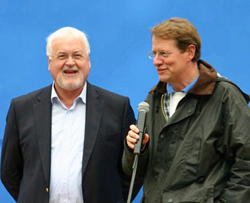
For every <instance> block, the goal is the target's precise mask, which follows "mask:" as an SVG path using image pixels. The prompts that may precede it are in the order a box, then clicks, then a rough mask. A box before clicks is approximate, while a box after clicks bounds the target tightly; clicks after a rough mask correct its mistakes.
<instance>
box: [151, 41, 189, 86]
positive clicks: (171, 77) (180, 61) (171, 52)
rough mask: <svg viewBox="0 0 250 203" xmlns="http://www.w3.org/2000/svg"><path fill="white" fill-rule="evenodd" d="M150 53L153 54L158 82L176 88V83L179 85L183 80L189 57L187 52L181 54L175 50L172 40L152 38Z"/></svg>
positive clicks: (174, 42)
mask: <svg viewBox="0 0 250 203" xmlns="http://www.w3.org/2000/svg"><path fill="white" fill-rule="evenodd" d="M152 52H153V53H155V57H154V65H155V66H156V69H157V73H158V75H159V79H160V81H162V82H165V83H170V84H172V85H173V86H178V83H180V84H181V83H182V81H183V80H185V77H186V72H187V71H188V70H187V68H188V63H190V57H189V55H188V51H184V52H182V51H180V50H179V49H178V48H177V46H176V41H175V40H174V39H162V38H159V37H155V36H153V38H152ZM159 53H160V54H159ZM161 53H168V54H161Z"/></svg>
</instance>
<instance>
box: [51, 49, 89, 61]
mask: <svg viewBox="0 0 250 203" xmlns="http://www.w3.org/2000/svg"><path fill="white" fill-rule="evenodd" d="M85 56H87V57H89V54H87V53H83V52H82V51H75V52H74V53H73V54H67V53H66V52H59V53H58V54H57V55H49V58H50V59H51V58H56V60H58V61H67V60H68V59H69V57H71V58H72V60H74V61H79V60H83V59H84V58H85Z"/></svg>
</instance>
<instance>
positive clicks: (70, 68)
mask: <svg viewBox="0 0 250 203" xmlns="http://www.w3.org/2000/svg"><path fill="white" fill-rule="evenodd" d="M67 70H73V71H78V70H79V68H78V67H77V66H72V67H70V66H63V69H62V71H67Z"/></svg>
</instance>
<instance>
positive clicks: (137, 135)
mask: <svg viewBox="0 0 250 203" xmlns="http://www.w3.org/2000/svg"><path fill="white" fill-rule="evenodd" d="M148 111H149V104H148V103H147V102H141V103H140V104H139V105H138V112H139V115H138V120H137V124H136V126H135V125H131V126H130V131H129V132H128V135H127V138H126V139H127V145H128V146H129V148H131V149H134V153H135V154H138V153H140V150H141V147H142V145H145V144H146V143H147V142H148V140H149V135H148V134H145V128H146V116H147V112H148Z"/></svg>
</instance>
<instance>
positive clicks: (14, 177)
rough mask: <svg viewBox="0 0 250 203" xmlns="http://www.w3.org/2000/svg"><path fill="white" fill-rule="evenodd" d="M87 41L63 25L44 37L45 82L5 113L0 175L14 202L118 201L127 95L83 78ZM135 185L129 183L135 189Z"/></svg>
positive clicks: (124, 180)
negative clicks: (49, 82) (48, 80)
mask: <svg viewBox="0 0 250 203" xmlns="http://www.w3.org/2000/svg"><path fill="white" fill-rule="evenodd" d="M89 56H90V47H89V43H88V40H87V38H86V35H85V34H84V33H83V32H81V31H79V30H77V29H75V28H71V27H65V28H61V29H59V30H57V31H56V32H54V33H53V34H51V35H50V36H49V37H48V39H47V57H48V62H49V71H50V73H51V75H52V77H53V79H54V82H53V84H52V85H50V86H48V87H45V88H42V89H40V90H37V91H35V92H32V93H29V94H27V95H24V96H21V97H18V98H15V99H13V100H12V102H11V106H10V109H9V112H8V116H7V123H6V129H5V135H4V141H3V147H2V159H1V179H2V182H3V184H4V186H5V187H6V189H7V190H8V191H9V193H10V194H11V195H12V197H13V198H14V199H15V200H16V201H17V202H20V203H46V202H50V203H56V202H66V203H83V202H85V203H99V202H100V203H105V202H107V203H118V202H119V203H120V202H125V200H126V198H127V193H128V187H129V181H130V178H129V177H128V176H126V175H125V174H124V173H123V172H122V168H121V156H122V152H123V141H124V138H125V136H126V133H127V131H128V129H129V125H130V124H132V123H134V122H135V119H134V113H133V110H132V108H131V106H130V103H129V99H128V98H127V97H123V96H120V95H117V94H114V93H111V92H109V91H106V90H104V89H101V88H99V87H96V86H94V85H91V84H90V83H89V82H87V78H88V75H89V71H90V68H91V63H90V58H89ZM139 188H140V183H139V184H138V187H136V188H135V191H136V192H137V191H138V190H139Z"/></svg>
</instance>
